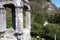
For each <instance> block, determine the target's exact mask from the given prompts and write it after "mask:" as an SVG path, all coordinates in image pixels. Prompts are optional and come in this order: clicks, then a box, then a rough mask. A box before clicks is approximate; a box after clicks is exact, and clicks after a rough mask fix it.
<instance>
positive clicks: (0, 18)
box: [0, 7, 6, 32]
mask: <svg viewBox="0 0 60 40" xmlns="http://www.w3.org/2000/svg"><path fill="white" fill-rule="evenodd" d="M5 30H6V11H5V9H4V8H3V7H1V8H0V32H4V31H5Z"/></svg>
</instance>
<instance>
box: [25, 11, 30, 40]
mask: <svg viewBox="0 0 60 40" xmlns="http://www.w3.org/2000/svg"><path fill="white" fill-rule="evenodd" d="M25 30H26V32H25V33H24V34H25V36H26V40H31V36H30V30H31V19H30V10H27V11H26V29H25Z"/></svg>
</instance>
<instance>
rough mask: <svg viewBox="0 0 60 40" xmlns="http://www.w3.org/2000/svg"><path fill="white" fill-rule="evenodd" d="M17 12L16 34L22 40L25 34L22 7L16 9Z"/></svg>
mask: <svg viewBox="0 0 60 40" xmlns="http://www.w3.org/2000/svg"><path fill="white" fill-rule="evenodd" d="M15 12H16V33H18V38H19V39H20V40H22V34H23V9H22V7H16V8H15ZM19 35H20V36H19Z"/></svg>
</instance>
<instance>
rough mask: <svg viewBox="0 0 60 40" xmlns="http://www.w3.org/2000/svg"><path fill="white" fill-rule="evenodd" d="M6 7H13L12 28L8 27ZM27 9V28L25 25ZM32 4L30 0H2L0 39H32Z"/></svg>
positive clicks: (0, 5)
mask: <svg viewBox="0 0 60 40" xmlns="http://www.w3.org/2000/svg"><path fill="white" fill-rule="evenodd" d="M6 7H9V8H11V9H12V10H11V13H12V28H11V29H7V28H6ZM23 10H25V14H26V15H25V17H24V18H25V24H26V25H25V28H24V27H23V23H24V21H23V14H24V13H23ZM30 29H31V21H30V4H29V1H28V0H0V36H3V37H2V38H0V40H31V36H30Z"/></svg>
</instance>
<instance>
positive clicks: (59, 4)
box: [51, 0, 60, 8]
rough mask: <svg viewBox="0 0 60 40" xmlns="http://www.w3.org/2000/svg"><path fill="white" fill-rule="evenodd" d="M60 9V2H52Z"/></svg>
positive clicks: (56, 0)
mask: <svg viewBox="0 0 60 40" xmlns="http://www.w3.org/2000/svg"><path fill="white" fill-rule="evenodd" d="M51 1H52V3H53V4H55V5H56V6H57V7H58V8H59V7H60V0H51Z"/></svg>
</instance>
